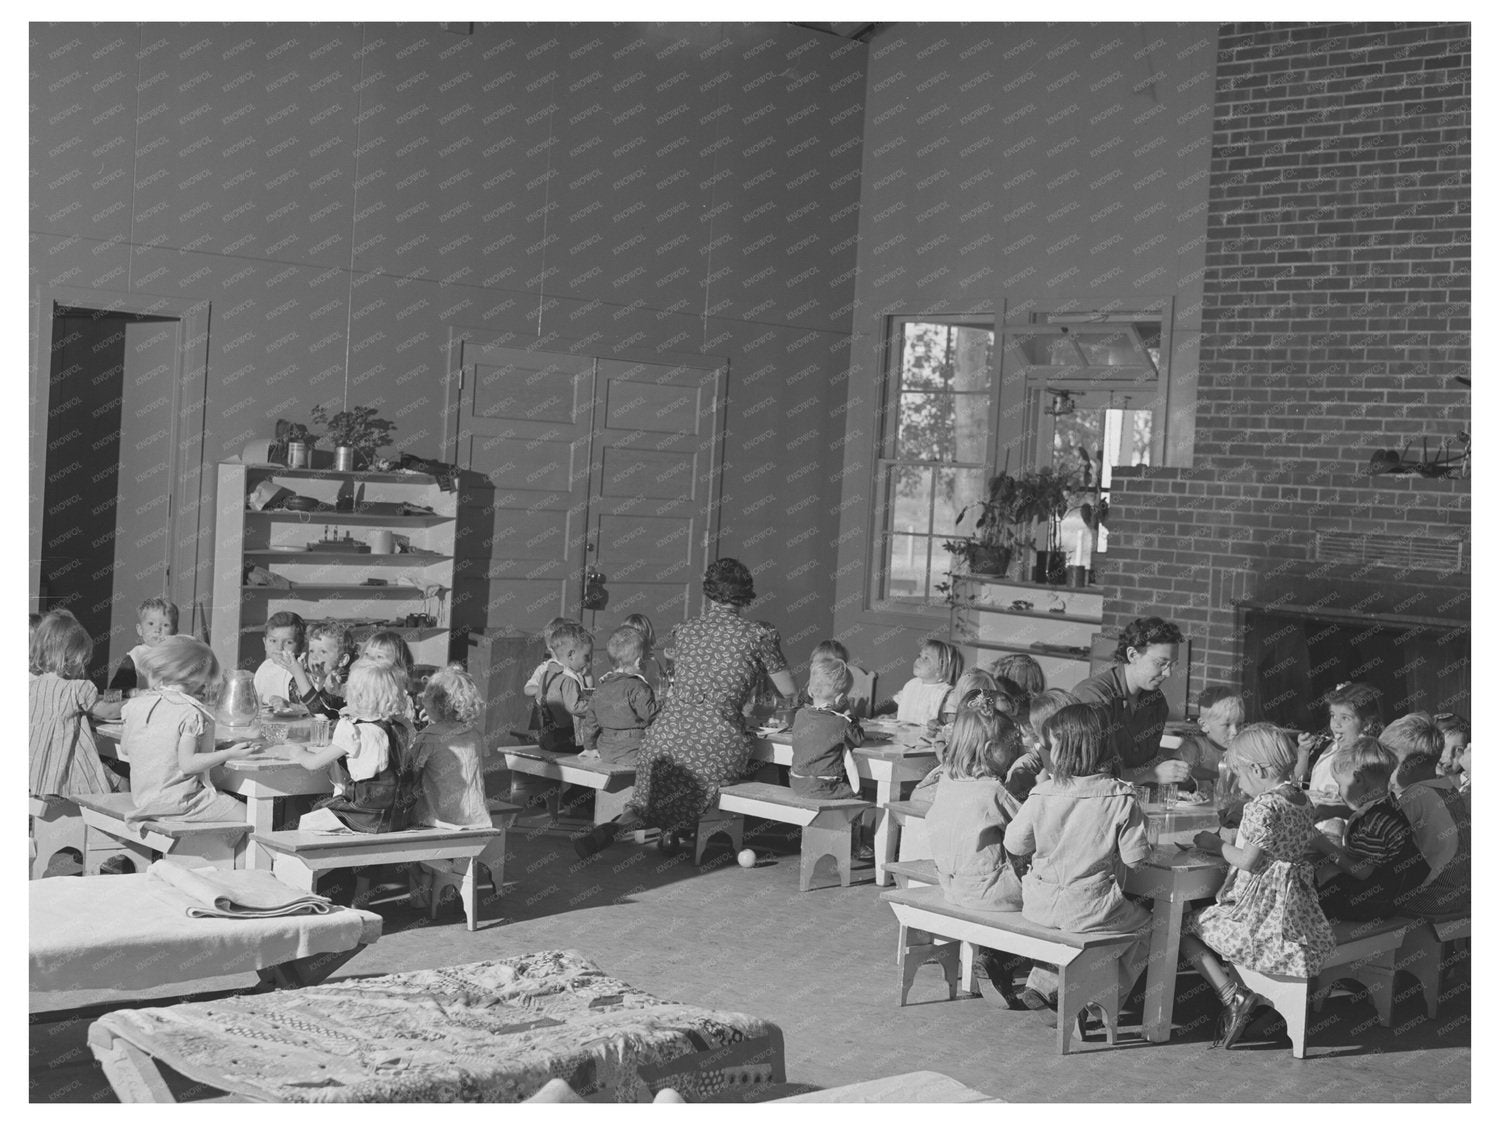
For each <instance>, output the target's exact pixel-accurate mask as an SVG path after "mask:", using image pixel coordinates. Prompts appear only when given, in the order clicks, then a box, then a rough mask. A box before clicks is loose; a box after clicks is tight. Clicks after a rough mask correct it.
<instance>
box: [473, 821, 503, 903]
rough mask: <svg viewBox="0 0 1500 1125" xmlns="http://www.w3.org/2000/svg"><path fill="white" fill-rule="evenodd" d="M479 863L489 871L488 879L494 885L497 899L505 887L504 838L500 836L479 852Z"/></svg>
mask: <svg viewBox="0 0 1500 1125" xmlns="http://www.w3.org/2000/svg"><path fill="white" fill-rule="evenodd" d="M479 862H480V863H482V864H484V866H485V867H486V868H488V869H489V873H490V879H491V880H492V881H493V882H494V884H495V896H496V897H497V898H498V897H499V895H500V892H501V890H502V889H503V888H504V886H505V837H504V836H501V837H500V839H498V840H496V841H495V842H494V843H493V844H491V845H490V846H489V847H487V848H485V849H484V851H482V852H480V853H479Z"/></svg>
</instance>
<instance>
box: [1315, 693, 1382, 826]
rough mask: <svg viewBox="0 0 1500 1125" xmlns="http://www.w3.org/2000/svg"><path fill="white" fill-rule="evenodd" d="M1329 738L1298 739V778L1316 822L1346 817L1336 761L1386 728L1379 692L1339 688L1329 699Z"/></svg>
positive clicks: (1325, 701)
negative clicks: (1359, 741)
mask: <svg viewBox="0 0 1500 1125" xmlns="http://www.w3.org/2000/svg"><path fill="white" fill-rule="evenodd" d="M1323 702H1324V703H1326V704H1327V705H1328V736H1325V737H1320V736H1319V735H1317V734H1313V733H1311V732H1308V733H1304V734H1302V735H1300V736H1299V737H1298V738H1297V766H1296V773H1295V776H1296V777H1297V778H1298V779H1299V780H1303V781H1306V782H1307V783H1308V784H1307V791H1308V795H1309V796H1310V797H1311V798H1312V801H1313V805H1314V806H1315V808H1314V816H1315V819H1317V820H1319V821H1323V820H1328V819H1330V818H1337V817H1342V816H1345V815H1346V814H1347V813H1348V811H1349V810H1348V809H1347V808H1346V807H1345V806H1344V805H1343V804H1342V802H1340V800H1339V785H1338V782H1337V781H1336V780H1335V779H1334V776H1333V759H1334V756H1335V755H1336V754H1337V753H1338V752H1339V751H1340V750H1347V749H1349V748H1350V747H1352V746H1353V745H1354V742H1355V740H1356V739H1358V738H1360V737H1361V736H1363V735H1369V736H1371V737H1372V738H1373V737H1374V736H1376V735H1378V734H1379V733H1380V731H1381V729H1382V728H1383V727H1384V725H1385V724H1384V723H1382V722H1381V719H1380V692H1378V691H1376V690H1375V689H1374V688H1373V687H1371V686H1370V685H1369V684H1357V683H1356V684H1339V686H1338V687H1336V688H1334V689H1333V690H1332V691H1331V692H1329V693H1328V694H1327V695H1326V696H1324V697H1323Z"/></svg>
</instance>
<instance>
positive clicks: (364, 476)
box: [245, 462, 437, 485]
mask: <svg viewBox="0 0 1500 1125" xmlns="http://www.w3.org/2000/svg"><path fill="white" fill-rule="evenodd" d="M245 471H246V472H250V473H260V474H262V475H263V476H273V477H286V478H287V479H288V480H348V481H354V482H355V483H356V484H358V483H359V482H361V481H370V482H371V483H374V484H422V485H426V484H436V483H437V477H435V476H432V475H431V474H430V473H377V472H344V471H341V470H339V469H291V468H288V467H287V466H285V465H277V464H274V463H271V462H256V463H253V464H246V465H245Z"/></svg>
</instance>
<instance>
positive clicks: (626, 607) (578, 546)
mask: <svg viewBox="0 0 1500 1125" xmlns="http://www.w3.org/2000/svg"><path fill="white" fill-rule="evenodd" d="M462 347H463V352H462V356H461V359H462V365H463V382H462V388H461V391H460V395H461V399H462V406H461V408H460V411H459V419H458V426H457V432H458V461H459V463H460V464H461V465H465V466H466V467H468V468H470V469H472V470H474V471H476V472H480V473H484V474H485V475H486V476H487V477H488V478H489V479H490V481H491V482H492V484H493V485H494V489H495V497H494V510H493V518H492V519H486V520H485V521H483V526H485V527H486V528H487V529H488V531H489V539H490V542H489V544H488V547H489V562H488V566H487V571H486V578H487V580H488V597H489V603H488V607H487V613H486V615H485V616H486V621H487V624H488V627H489V628H491V629H499V628H513V629H519V630H523V631H526V632H534V631H537V630H540V629H541V627H542V626H544V625H545V624H546V623H547V621H549V620H550V619H551V618H552V617H554V616H562V617H569V618H574V619H579V620H582V622H583V623H584V625H585V626H586V627H588V628H589V629H590V630H591V631H592V632H593V633H594V635H595V638H596V643H597V647H598V649H599V650H600V657H601V658H602V649H603V646H604V642H605V640H606V639H607V637H608V635H609V631H610V630H612V629H613V628H614V627H615V626H616V625H617V624H618V623H619V622H620V621H621V620H622V619H623V618H624V617H626V616H627V615H629V614H632V613H644V614H646V615H647V616H648V617H650V618H651V620H652V622H653V623H654V624H655V625H656V627H657V629H658V631H659V632H660V633H662V634H663V635H665V633H666V631H667V630H668V629H670V628H671V626H672V625H674V624H675V623H677V622H678V621H681V620H683V619H684V618H685V617H687V616H688V615H689V614H690V613H693V612H696V611H697V610H698V609H699V608H700V594H699V582H700V579H701V577H702V574H703V569H704V567H705V566H706V565H707V562H708V560H709V559H710V558H711V557H712V554H711V552H712V551H713V550H714V543H715V540H716V538H717V533H718V496H719V471H720V459H721V450H722V445H723V443H722V436H723V416H724V369H723V367H722V366H719V367H714V366H709V364H710V363H711V362H712V361H709V360H704V361H702V366H699V365H695V364H691V363H678V364H663V363H651V362H639V361H632V360H622V359H608V358H601V357H594V356H574V355H564V354H558V353H548V352H539V351H526V350H521V349H516V348H509V347H503V346H500V345H495V344H485V343H482V342H476V341H474V340H472V339H465V340H464V341H463V344H462ZM591 573H593V574H598V575H602V576H603V579H602V582H600V583H599V584H600V585H602V587H603V590H604V593H605V597H606V599H607V600H606V602H605V604H604V605H603V607H602V608H591V609H585V608H584V588H585V584H586V579H587V578H588V577H589V576H590V574H591Z"/></svg>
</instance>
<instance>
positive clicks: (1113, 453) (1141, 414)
mask: <svg viewBox="0 0 1500 1125" xmlns="http://www.w3.org/2000/svg"><path fill="white" fill-rule="evenodd" d="M1151 422H1152V412H1151V411H1149V410H1128V409H1119V408H1113V407H1096V408H1094V409H1089V408H1088V407H1086V406H1082V405H1080V406H1078V407H1076V408H1075V409H1074V411H1073V413H1072V414H1064V415H1061V416H1060V417H1058V418H1057V419H1056V429H1055V430H1054V432H1053V435H1052V463H1053V464H1054V465H1056V466H1057V467H1058V468H1059V469H1066V470H1072V471H1075V472H1079V473H1082V471H1083V467H1084V465H1085V463H1086V462H1087V463H1088V464H1089V465H1090V469H1089V472H1090V473H1092V474H1095V475H1097V474H1098V471H1099V455H1100V453H1101V451H1102V453H1103V458H1104V487H1105V488H1108V487H1109V483H1110V470H1111V469H1112V468H1114V466H1116V465H1127V466H1128V465H1145V464H1149V463H1150V461H1151ZM1085 453H1087V458H1085V456H1084V454H1085Z"/></svg>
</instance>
